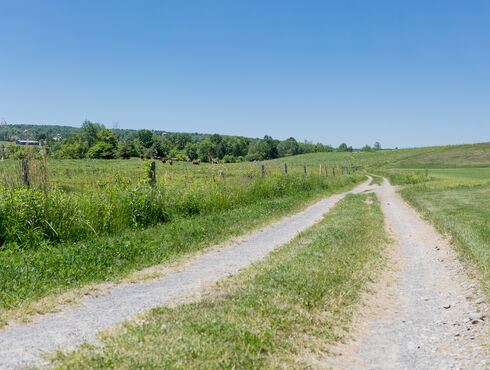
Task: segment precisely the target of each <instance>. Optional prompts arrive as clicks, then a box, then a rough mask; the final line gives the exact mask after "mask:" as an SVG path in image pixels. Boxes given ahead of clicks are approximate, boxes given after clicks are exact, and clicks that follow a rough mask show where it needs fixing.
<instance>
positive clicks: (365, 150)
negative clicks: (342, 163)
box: [361, 144, 372, 152]
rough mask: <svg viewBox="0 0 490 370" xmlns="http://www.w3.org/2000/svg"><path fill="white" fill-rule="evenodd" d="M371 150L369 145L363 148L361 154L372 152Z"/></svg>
mask: <svg viewBox="0 0 490 370" xmlns="http://www.w3.org/2000/svg"><path fill="white" fill-rule="evenodd" d="M371 150H372V149H371V147H370V146H369V145H367V144H366V145H364V146H363V147H362V148H361V152H370V151H371Z"/></svg>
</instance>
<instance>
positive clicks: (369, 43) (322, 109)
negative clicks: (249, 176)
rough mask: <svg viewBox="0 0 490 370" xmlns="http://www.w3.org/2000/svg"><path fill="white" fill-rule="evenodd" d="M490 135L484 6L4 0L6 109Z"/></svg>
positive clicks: (334, 140)
mask: <svg viewBox="0 0 490 370" xmlns="http://www.w3.org/2000/svg"><path fill="white" fill-rule="evenodd" d="M2 118H3V119H6V120H7V122H9V123H39V124H68V125H75V126H79V125H80V124H81V122H82V121H83V120H84V119H90V120H92V121H96V122H101V123H103V124H105V125H106V126H107V127H109V128H111V127H112V126H113V123H114V122H119V127H120V128H150V129H160V130H169V131H183V132H206V133H214V132H217V133H221V134H231V135H243V136H249V137H262V136H264V135H265V134H269V135H272V136H273V137H275V138H279V139H285V138H287V137H289V136H294V137H296V138H297V139H298V140H303V139H308V140H312V141H315V142H317V141H319V142H323V143H325V144H332V145H338V144H340V143H341V142H346V143H348V144H349V145H353V146H354V147H360V146H362V145H364V144H366V143H368V144H373V143H374V142H375V141H380V142H381V144H382V146H384V147H395V146H398V147H412V146H424V145H438V144H456V143H472V142H482V141H490V1H470V0H468V1H463V0H460V1H450V0H443V1H429V0H425V1H413V0H410V1H396V0H389V1H375V0H374V1H367V0H365V1H350V0H339V1H328V0H323V1H308V0H296V1H288V0H280V1H267V0H257V1H251V0H227V1H224V0H223V1H217V0H207V1H185V0H182V1H180V0H175V1H106V0H97V1H85V0H84V1H73V0H69V1H49V0H43V1H39V0H36V1H22V0H12V1H9V0H7V1H6V0H0V119H2Z"/></svg>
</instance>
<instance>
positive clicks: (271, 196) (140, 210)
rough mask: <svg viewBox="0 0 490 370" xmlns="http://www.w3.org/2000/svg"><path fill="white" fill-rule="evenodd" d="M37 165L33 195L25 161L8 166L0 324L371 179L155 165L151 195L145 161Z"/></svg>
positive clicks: (1, 210)
mask: <svg viewBox="0 0 490 370" xmlns="http://www.w3.org/2000/svg"><path fill="white" fill-rule="evenodd" d="M30 163H31V173H30V174H31V188H30V189H26V188H23V187H22V186H20V183H15V179H18V178H20V169H19V163H18V161H10V160H5V161H3V162H2V163H1V164H2V165H4V166H2V167H1V168H2V171H3V173H2V175H3V178H6V179H9V180H10V181H11V182H10V183H7V182H5V183H4V184H3V186H2V188H1V191H0V244H1V247H0V276H1V281H2V284H1V285H0V322H1V321H2V320H3V322H6V321H7V320H8V318H9V317H11V314H12V312H14V311H15V310H16V309H23V310H27V311H29V310H30V309H31V306H30V304H31V303H32V302H34V301H36V300H38V299H40V298H43V297H46V296H50V295H57V294H61V293H63V292H65V291H67V290H68V289H72V288H77V287H82V286H84V285H87V284H91V283H96V282H102V281H107V280H114V279H117V278H121V277H124V276H127V275H128V274H130V273H131V272H133V271H136V270H140V269H142V268H144V267H148V266H152V265H155V264H159V263H164V262H165V263H168V262H171V261H175V260H176V259H178V258H179V257H181V256H184V255H187V254H189V253H194V252H196V251H198V250H200V249H202V248H204V247H206V246H209V245H212V244H216V243H220V242H222V241H225V240H227V239H229V238H230V237H233V236H237V235H241V234H243V233H245V232H247V231H249V230H251V229H254V228H256V227H259V226H261V225H263V224H265V223H267V222H270V221H271V220H274V219H277V218H278V217H281V216H284V215H286V214H288V213H291V212H294V211H297V210H299V209H301V208H302V207H305V206H306V205H307V204H309V203H310V202H312V201H313V200H315V199H318V198H319V197H323V196H326V195H328V194H332V193H334V192H339V191H343V190H347V189H350V188H351V187H353V186H354V185H355V184H356V183H358V182H359V181H361V180H362V179H364V178H365V177H364V175H361V174H351V175H345V174H344V175H343V176H335V177H333V176H328V177H327V176H318V175H317V174H315V175H313V174H309V175H306V176H305V175H304V172H303V166H301V168H297V169H295V168H293V167H294V166H293V167H292V168H290V171H288V175H285V174H284V173H282V174H281V171H283V170H284V169H283V167H282V168H281V167H279V168H277V169H275V168H273V167H272V166H267V170H266V174H265V175H264V176H263V175H262V174H261V165H260V164H257V163H244V164H239V165H238V164H237V165H228V166H226V167H225V166H224V165H200V166H195V165H192V164H190V163H179V162H177V163H174V165H173V166H170V165H169V164H166V165H164V164H162V163H157V166H156V174H157V179H158V180H157V185H156V186H155V187H152V186H150V184H149V183H148V168H149V163H150V162H149V161H142V160H140V159H137V160H136V159H135V160H114V161H92V160H87V161H84V160H78V161H76V160H48V161H47V162H46V163H42V160H39V161H38V162H35V161H34V160H32V161H31V162H30ZM43 166H44V167H43ZM46 167H47V171H45V172H42V171H38V170H37V168H41V169H42V168H46ZM220 171H224V174H225V175H224V177H223V176H220ZM43 176H44V177H43ZM19 181H20V180H19Z"/></svg>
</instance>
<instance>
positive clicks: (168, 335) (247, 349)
mask: <svg viewBox="0 0 490 370" xmlns="http://www.w3.org/2000/svg"><path fill="white" fill-rule="evenodd" d="M368 196H370V197H371V198H375V196H374V195H372V194H370V195H368ZM366 197H367V196H366V195H364V196H362V195H350V196H348V197H346V198H345V200H344V201H342V202H341V203H340V204H339V205H338V206H336V207H335V208H334V209H333V210H332V211H331V213H329V215H327V216H326V218H325V219H324V220H323V221H322V222H321V223H319V224H317V225H316V226H314V227H313V228H311V229H309V230H308V231H306V232H304V233H302V234H301V235H300V236H299V237H297V238H296V239H294V240H293V241H292V242H291V243H289V244H287V245H285V246H282V247H280V248H279V249H278V250H277V251H275V252H273V253H272V254H270V255H269V256H268V257H267V258H266V259H265V260H264V261H262V262H259V263H257V264H256V265H253V266H252V267H250V268H249V269H247V270H245V271H244V272H242V273H241V274H239V275H238V276H235V277H232V278H230V279H228V280H227V281H225V282H224V283H221V284H220V286H219V287H218V288H217V289H216V291H215V292H214V293H212V294H211V295H210V296H209V297H208V298H205V299H204V300H203V301H201V302H198V303H193V304H186V305H183V306H178V307H176V308H158V309H155V310H153V311H151V312H150V313H149V314H147V315H146V316H145V317H144V320H142V322H143V324H139V323H128V324H125V325H124V328H125V330H126V331H127V332H126V333H123V332H122V330H120V331H119V333H116V334H106V335H104V336H103V341H102V342H103V345H102V347H99V346H91V345H84V346H83V347H82V349H80V350H77V351H75V352H72V353H68V354H62V353H59V354H58V355H57V358H56V362H55V363H54V365H55V366H57V367H59V368H70V369H73V368H108V367H110V368H134V369H136V368H186V369H188V368H271V367H280V368H283V367H286V368H292V367H305V366H306V365H307V363H306V362H305V361H306V360H305V357H304V356H305V355H307V356H309V355H310V354H311V353H313V354H317V355H318V354H319V353H321V352H322V351H326V350H327V345H328V344H329V343H333V342H336V341H338V340H340V339H341V338H342V336H343V335H344V328H345V327H346V326H348V325H349V321H350V319H351V318H352V315H353V313H354V312H355V311H356V309H357V308H356V305H357V304H358V303H359V302H360V295H361V292H362V291H363V290H364V289H365V288H366V284H367V282H369V281H372V279H373V278H374V277H375V276H376V273H377V272H378V271H379V269H380V268H381V265H382V262H383V257H382V253H383V245H384V244H385V241H386V236H385V234H384V231H383V230H384V228H383V222H384V221H383V215H382V213H381V210H380V208H379V206H378V204H377V202H375V203H373V204H366V203H364V202H363V200H364V199H365V198H366ZM163 325H164V327H163ZM319 357H321V356H319Z"/></svg>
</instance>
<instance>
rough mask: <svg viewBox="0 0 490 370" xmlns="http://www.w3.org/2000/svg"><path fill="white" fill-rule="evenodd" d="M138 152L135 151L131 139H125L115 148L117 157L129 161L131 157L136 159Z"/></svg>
mask: <svg viewBox="0 0 490 370" xmlns="http://www.w3.org/2000/svg"><path fill="white" fill-rule="evenodd" d="M137 155H138V152H137V151H136V147H135V145H134V140H133V139H125V140H123V141H120V142H119V145H118V148H117V156H118V157H120V158H124V159H129V158H131V157H136V156H137Z"/></svg>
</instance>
